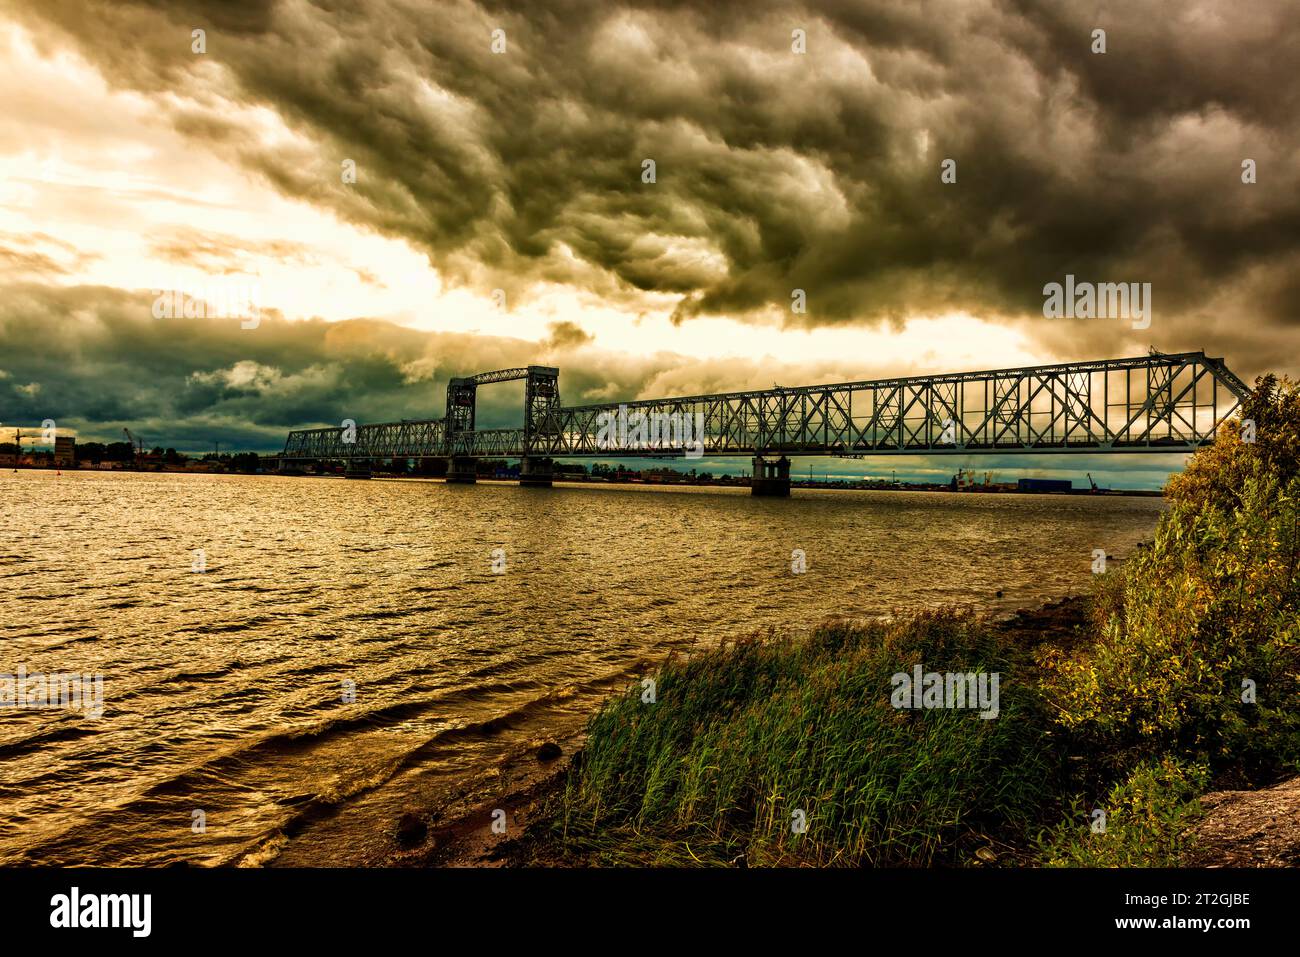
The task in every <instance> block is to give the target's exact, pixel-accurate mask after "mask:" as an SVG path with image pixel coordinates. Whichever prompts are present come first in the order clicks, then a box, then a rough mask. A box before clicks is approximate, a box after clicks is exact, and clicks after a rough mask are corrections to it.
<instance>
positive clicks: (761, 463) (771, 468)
mask: <svg viewBox="0 0 1300 957" xmlns="http://www.w3.org/2000/svg"><path fill="white" fill-rule="evenodd" d="M753 465H754V477H753V478H752V479H750V482H749V492H750V494H751V495H768V496H773V497H776V498H789V497H790V460H789V459H788V458H786V457H785V456H784V455H783V456H781V457H780V458H779V459H768V458H764V457H763V456H761V455H756V456H754V459H753Z"/></svg>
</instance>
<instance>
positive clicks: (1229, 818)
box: [1183, 777, 1300, 867]
mask: <svg viewBox="0 0 1300 957" xmlns="http://www.w3.org/2000/svg"><path fill="white" fill-rule="evenodd" d="M1201 807H1202V808H1203V809H1204V810H1205V812H1206V813H1205V818H1204V819H1203V820H1202V821H1201V822H1200V823H1199V824H1197V825H1196V827H1195V828H1194V829H1193V834H1194V836H1195V843H1194V844H1193V845H1192V848H1191V849H1190V850H1189V851H1188V852H1187V853H1186V854H1184V855H1183V864H1184V865H1186V866H1188V867H1298V866H1300V777H1294V778H1291V779H1289V780H1287V781H1283V782H1282V783H1281V784H1275V785H1274V786H1273V787H1271V788H1263V789H1262V790H1259V791H1211V792H1210V793H1209V794H1207V795H1205V796H1204V797H1202V798H1201Z"/></svg>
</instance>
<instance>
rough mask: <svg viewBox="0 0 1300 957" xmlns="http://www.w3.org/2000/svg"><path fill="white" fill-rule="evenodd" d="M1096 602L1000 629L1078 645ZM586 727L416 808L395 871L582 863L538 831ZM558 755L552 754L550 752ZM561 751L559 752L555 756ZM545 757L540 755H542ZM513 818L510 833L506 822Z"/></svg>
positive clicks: (1042, 612) (1021, 617) (401, 837)
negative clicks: (558, 853) (558, 852)
mask: <svg viewBox="0 0 1300 957" xmlns="http://www.w3.org/2000/svg"><path fill="white" fill-rule="evenodd" d="M1088 609H1089V600H1088V599H1087V598H1085V597H1081V596H1069V597H1066V598H1061V599H1059V600H1057V601H1053V602H1048V603H1047V604H1045V605H1042V606H1040V607H1038V608H1032V609H1021V610H1019V611H1017V612H1015V613H1014V614H1012V615H1010V616H1008V617H1006V618H1004V619H1002V620H1000V621H999V622H998V623H997V624H998V628H999V629H1000V630H1002V631H1003V632H1004V633H1005V634H1006V635H1007V636H1008V637H1009V638H1011V639H1013V640H1015V641H1016V642H1018V643H1022V644H1024V645H1026V646H1034V645H1039V644H1043V643H1051V644H1054V645H1057V646H1060V647H1070V646H1072V645H1073V644H1074V643H1076V642H1078V641H1080V640H1082V639H1084V638H1085V637H1086V636H1087V633H1088ZM584 735H585V722H575V724H574V726H573V727H572V728H570V729H569V730H568V733H566V734H563V735H562V736H560V737H558V738H556V739H554V740H553V741H552V742H550V743H551V744H553V745H555V746H558V748H559V750H560V754H559V756H557V757H550V754H549V753H548V754H542V748H543V746H544V745H545V744H547V742H544V741H533V742H530V743H529V744H528V746H526V747H523V748H520V749H517V750H516V751H515V752H513V753H512V754H510V755H509V756H507V757H506V758H504V759H503V760H502V761H501V762H500V763H499V764H497V765H496V766H494V767H492V768H490V769H488V770H487V771H485V772H484V773H483V774H481V775H479V776H477V777H476V778H474V779H473V780H471V781H469V782H467V783H466V784H465V785H464V786H463V787H462V788H460V789H459V790H458V791H457V792H456V793H455V794H453V795H450V796H449V798H448V800H447V801H446V802H445V803H442V804H440V805H439V806H437V807H423V808H417V807H412V808H410V809H408V811H407V812H406V813H404V814H403V815H402V816H401V818H399V819H398V820H395V821H391V822H389V833H388V835H387V839H388V841H389V843H390V844H391V846H392V851H391V853H390V854H389V856H388V858H387V860H386V862H385V863H386V864H387V865H388V866H393V867H502V866H507V867H508V866H522V865H533V866H537V865H543V866H545V865H553V864H567V865H573V864H574V863H576V862H575V861H573V860H566V861H559V860H553V859H550V858H551V855H550V854H549V853H548V852H547V851H546V842H544V841H539V840H537V835H536V833H535V831H534V830H533V828H534V826H535V825H536V824H537V822H538V821H539V820H540V816H541V812H542V810H543V808H544V805H545V803H546V801H547V799H548V798H550V797H552V796H554V795H555V794H556V793H557V792H558V791H559V790H560V789H561V788H562V787H563V786H564V781H565V775H566V774H567V773H568V769H569V767H570V764H571V762H572V761H573V759H574V757H575V756H576V755H577V754H578V753H579V752H580V750H581V747H582V742H583V738H584ZM547 750H548V752H550V749H547ZM550 753H553V752H550ZM539 755H540V756H539ZM502 811H503V812H505V817H504V821H505V833H499V832H500V828H501V825H500V823H497V825H496V829H495V830H494V828H493V824H494V821H497V822H499V821H500V820H501V815H500V813H498V812H502Z"/></svg>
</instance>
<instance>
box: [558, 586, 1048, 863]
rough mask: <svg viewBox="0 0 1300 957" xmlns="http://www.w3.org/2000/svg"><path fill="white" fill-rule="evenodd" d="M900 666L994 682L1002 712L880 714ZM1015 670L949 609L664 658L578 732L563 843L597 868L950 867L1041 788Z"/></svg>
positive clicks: (1025, 807) (1021, 820) (1034, 803)
mask: <svg viewBox="0 0 1300 957" xmlns="http://www.w3.org/2000/svg"><path fill="white" fill-rule="evenodd" d="M916 664H921V665H922V666H923V667H924V669H925V670H927V671H940V672H946V671H954V672H981V671H983V672H993V671H996V672H999V673H1000V675H1001V683H1000V688H1001V694H1000V698H1001V701H1000V706H1001V713H1000V715H999V716H998V717H997V718H995V719H987V720H986V719H982V718H980V717H979V716H978V714H977V713H976V712H973V711H969V710H951V709H935V710H917V711H909V710H899V709H895V708H894V707H893V706H892V705H891V703H890V695H891V690H892V685H891V677H892V675H893V674H894V673H896V672H900V671H903V672H909V673H910V672H911V670H912V668H913V666H914V665H916ZM1026 664H1027V662H1026V661H1024V660H1022V659H1021V658H1020V657H1019V656H1018V655H1017V654H1016V652H1015V650H1014V649H1008V648H1005V647H1003V646H1002V645H1001V644H1000V642H999V641H998V639H997V638H996V637H995V635H994V634H993V632H992V631H991V630H990V629H989V628H988V627H987V625H986V624H985V623H984V622H983V621H981V620H980V619H979V618H977V617H976V616H974V615H972V614H969V613H962V612H956V611H949V612H940V613H925V614H918V615H914V616H909V617H905V618H902V619H899V620H897V621H895V622H894V623H892V624H889V625H883V624H881V625H848V624H828V625H826V626H823V627H821V628H819V629H817V630H816V631H815V632H814V633H813V634H812V635H811V637H809V638H807V639H805V640H801V641H800V640H792V639H778V638H769V639H767V640H754V641H747V642H742V643H739V644H737V645H735V646H733V647H730V648H726V649H718V650H715V651H710V652H706V653H702V654H698V655H695V656H693V657H691V658H689V659H678V660H675V661H672V662H670V663H669V664H667V665H666V666H665V667H664V668H663V670H662V671H661V672H660V673H659V675H658V679H657V686H656V689H655V692H656V694H655V698H656V700H655V703H653V704H648V703H646V702H645V701H644V700H643V692H642V688H641V686H635V687H633V688H632V689H630V690H629V691H628V693H627V694H626V695H624V696H623V697H621V698H618V699H616V700H614V701H613V702H611V703H610V704H609V705H608V706H607V707H605V708H604V709H603V710H602V711H601V712H600V713H599V714H598V715H597V716H596V717H595V718H594V719H593V721H592V722H591V725H590V729H589V738H588V745H587V747H586V749H585V752H584V756H583V760H582V763H581V765H580V767H579V769H578V770H577V772H576V773H575V774H573V775H571V776H570V780H569V784H568V787H567V790H566V792H565V794H564V795H563V802H562V803H563V808H562V811H561V814H560V817H559V820H560V826H561V828H562V830H563V836H564V840H565V841H566V842H567V844H568V845H569V846H570V847H571V848H575V849H583V850H586V851H588V852H592V853H594V854H596V856H597V857H598V858H599V859H602V860H605V861H615V860H618V859H619V858H620V855H629V854H630V855H632V856H633V857H635V858H637V859H639V860H645V861H648V862H651V863H690V862H698V863H727V862H740V861H743V862H744V863H746V864H794V863H812V864H820V865H830V864H834V865H851V864H915V865H920V864H931V863H935V862H939V861H945V862H955V861H957V860H959V859H961V858H962V857H963V855H965V854H968V853H970V852H971V851H973V850H974V849H975V848H976V846H983V845H984V844H987V843H988V841H989V837H990V836H996V835H1006V834H1009V833H1014V834H1017V835H1018V834H1022V833H1025V832H1026V830H1027V828H1028V827H1029V826H1030V824H1031V822H1032V821H1033V819H1034V816H1035V811H1036V810H1037V809H1038V808H1039V806H1040V805H1041V804H1042V802H1043V800H1044V799H1045V798H1046V796H1047V795H1048V794H1049V793H1050V792H1051V788H1052V782H1053V778H1054V776H1055V774H1056V762H1055V760H1054V759H1053V757H1052V756H1051V754H1050V753H1049V751H1048V749H1047V747H1046V742H1045V738H1044V735H1043V733H1042V729H1043V725H1044V723H1045V720H1046V715H1045V713H1044V712H1043V711H1042V709H1041V707H1040V706H1039V704H1038V702H1037V700H1036V698H1035V696H1034V694H1033V692H1032V690H1031V688H1030V687H1029V686H1028V685H1027V684H1026V683H1025V681H1024V680H1022V678H1023V674H1022V673H1023V671H1024V670H1025V666H1026ZM800 812H802V817H803V819H804V820H805V821H806V830H805V831H803V832H802V833H800V832H799V830H798V828H797V824H796V822H797V820H798V818H799V816H800Z"/></svg>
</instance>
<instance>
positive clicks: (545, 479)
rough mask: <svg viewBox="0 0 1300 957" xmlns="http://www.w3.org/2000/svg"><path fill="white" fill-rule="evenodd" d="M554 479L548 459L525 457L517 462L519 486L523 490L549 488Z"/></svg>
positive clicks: (552, 469)
mask: <svg viewBox="0 0 1300 957" xmlns="http://www.w3.org/2000/svg"><path fill="white" fill-rule="evenodd" d="M554 478H555V473H554V468H553V466H552V465H551V460H550V459H543V458H538V457H536V456H532V455H525V456H524V457H523V458H522V459H520V460H519V484H520V485H521V486H523V487H525V488H550V487H551V482H552V480H553V479H554Z"/></svg>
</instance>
